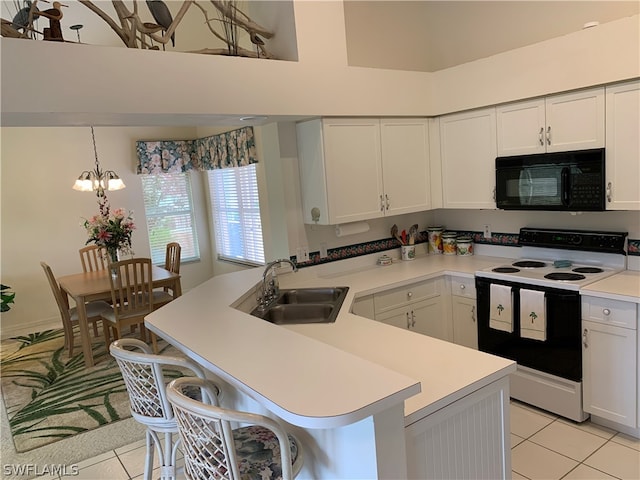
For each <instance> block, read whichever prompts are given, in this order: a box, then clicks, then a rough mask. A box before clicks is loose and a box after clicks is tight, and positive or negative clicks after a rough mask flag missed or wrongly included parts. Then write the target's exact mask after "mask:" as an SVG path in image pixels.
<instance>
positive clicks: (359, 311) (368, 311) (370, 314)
mask: <svg viewBox="0 0 640 480" xmlns="http://www.w3.org/2000/svg"><path fill="white" fill-rule="evenodd" d="M351 313H353V314H354V315H358V316H360V317H364V318H370V319H371V320H373V319H375V317H376V315H375V310H374V309H373V295H365V296H363V297H358V298H356V299H355V300H354V301H353V303H352V304H351Z"/></svg>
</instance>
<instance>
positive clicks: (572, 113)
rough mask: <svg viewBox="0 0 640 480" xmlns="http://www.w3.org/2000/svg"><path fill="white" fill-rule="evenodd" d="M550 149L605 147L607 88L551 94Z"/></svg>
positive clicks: (548, 105) (548, 112)
mask: <svg viewBox="0 0 640 480" xmlns="http://www.w3.org/2000/svg"><path fill="white" fill-rule="evenodd" d="M545 104H546V119H547V128H546V130H545V135H546V144H547V152H562V151H568V150H583V149H588V148H601V147H604V140H605V139H604V89H603V88H594V89H589V90H583V91H580V92H574V93H567V94H563V95H554V96H551V97H547V98H546V100H545Z"/></svg>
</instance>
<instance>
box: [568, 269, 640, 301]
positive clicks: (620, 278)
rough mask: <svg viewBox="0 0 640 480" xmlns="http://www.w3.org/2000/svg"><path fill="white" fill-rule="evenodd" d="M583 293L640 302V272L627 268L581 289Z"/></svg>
mask: <svg viewBox="0 0 640 480" xmlns="http://www.w3.org/2000/svg"><path fill="white" fill-rule="evenodd" d="M580 293H582V294H583V295H590V296H592V297H605V298H612V299H614V300H622V301H626V302H634V303H640V272H637V271H632V270H625V271H624V272H620V273H617V274H615V275H612V276H610V277H607V278H604V279H602V280H600V281H599V282H594V283H591V284H589V285H587V286H586V287H584V288H582V289H581V290H580Z"/></svg>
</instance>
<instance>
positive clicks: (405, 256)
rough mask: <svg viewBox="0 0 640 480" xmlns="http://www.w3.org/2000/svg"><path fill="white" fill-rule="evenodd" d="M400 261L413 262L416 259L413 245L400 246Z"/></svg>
mask: <svg viewBox="0 0 640 480" xmlns="http://www.w3.org/2000/svg"><path fill="white" fill-rule="evenodd" d="M400 249H401V253H402V260H413V259H414V258H416V246H415V245H401V246H400Z"/></svg>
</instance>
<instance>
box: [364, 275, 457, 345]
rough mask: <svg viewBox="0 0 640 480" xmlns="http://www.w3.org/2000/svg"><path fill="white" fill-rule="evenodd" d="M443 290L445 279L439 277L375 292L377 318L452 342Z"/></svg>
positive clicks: (395, 325)
mask: <svg viewBox="0 0 640 480" xmlns="http://www.w3.org/2000/svg"><path fill="white" fill-rule="evenodd" d="M443 291H444V279H443V278H436V279H432V280H426V281H424V282H417V283H413V284H411V285H407V286H403V287H398V288H392V289H389V290H386V291H384V292H380V293H376V294H375V295H374V296H373V302H374V307H375V320H377V321H379V322H383V323H387V324H389V325H393V326H394V327H399V328H404V329H407V330H411V331H414V332H416V333H421V334H423V335H428V336H430V337H434V338H439V339H441V340H447V341H449V342H450V341H452V340H453V331H452V329H451V323H450V322H449V321H448V319H447V315H446V309H445V307H444V302H443V295H442V294H443Z"/></svg>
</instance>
